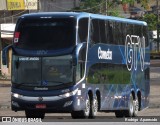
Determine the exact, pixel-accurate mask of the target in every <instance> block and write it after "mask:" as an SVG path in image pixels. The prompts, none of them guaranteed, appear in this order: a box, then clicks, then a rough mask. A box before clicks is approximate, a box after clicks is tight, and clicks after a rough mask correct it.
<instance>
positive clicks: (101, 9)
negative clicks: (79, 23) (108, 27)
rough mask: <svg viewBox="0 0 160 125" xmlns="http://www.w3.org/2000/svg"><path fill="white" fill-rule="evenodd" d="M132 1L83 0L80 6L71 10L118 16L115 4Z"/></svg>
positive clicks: (130, 1)
mask: <svg viewBox="0 0 160 125" xmlns="http://www.w3.org/2000/svg"><path fill="white" fill-rule="evenodd" d="M134 1H135V0H83V1H81V3H80V6H79V7H76V8H74V9H73V10H74V11H83V12H90V13H99V14H104V15H106V14H107V15H112V16H119V12H118V10H117V9H116V7H115V6H116V5H117V4H124V3H132V2H134Z"/></svg>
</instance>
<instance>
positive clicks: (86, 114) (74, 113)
mask: <svg viewBox="0 0 160 125" xmlns="http://www.w3.org/2000/svg"><path fill="white" fill-rule="evenodd" d="M90 112H91V101H90V97H89V95H87V97H86V100H85V109H83V110H82V111H72V112H71V116H72V118H74V119H78V118H89V115H90Z"/></svg>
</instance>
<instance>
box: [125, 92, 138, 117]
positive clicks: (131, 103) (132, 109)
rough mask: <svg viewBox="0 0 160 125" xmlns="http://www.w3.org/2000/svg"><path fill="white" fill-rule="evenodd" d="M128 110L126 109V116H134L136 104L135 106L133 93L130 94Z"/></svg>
mask: <svg viewBox="0 0 160 125" xmlns="http://www.w3.org/2000/svg"><path fill="white" fill-rule="evenodd" d="M128 108H129V109H128V110H125V111H124V116H125V117H132V116H133V115H134V112H135V106H134V100H133V96H132V94H130V100H129V102H128Z"/></svg>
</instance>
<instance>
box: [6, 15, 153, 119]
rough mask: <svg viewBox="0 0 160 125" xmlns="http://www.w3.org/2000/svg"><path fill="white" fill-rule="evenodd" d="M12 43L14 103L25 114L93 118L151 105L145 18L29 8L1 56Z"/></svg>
mask: <svg viewBox="0 0 160 125" xmlns="http://www.w3.org/2000/svg"><path fill="white" fill-rule="evenodd" d="M9 48H12V75H11V76H12V77H11V81H12V86H11V93H12V94H11V107H12V110H14V111H21V110H24V111H25V114H26V117H40V118H44V116H45V113H71V116H72V118H94V117H95V116H96V114H97V112H101V111H102V112H115V115H116V117H133V116H137V113H138V111H140V110H142V109H145V108H147V107H148V104H149V93H150V75H149V74H150V50H149V40H148V31H147V23H146V22H143V21H136V20H131V19H125V18H118V17H112V16H104V15H98V14H91V13H83V12H80V13H76V12H51V13H48V12H47V13H35V14H25V15H22V16H21V17H19V19H18V21H17V24H16V28H15V32H14V38H13V44H12V45H11V46H10V47H8V48H6V49H5V51H4V54H3V55H4V56H3V57H5V55H6V52H7V50H8V49H9ZM3 62H4V63H6V61H3Z"/></svg>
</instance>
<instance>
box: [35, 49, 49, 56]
mask: <svg viewBox="0 0 160 125" xmlns="http://www.w3.org/2000/svg"><path fill="white" fill-rule="evenodd" d="M47 53H48V51H47V50H38V51H37V55H46V54H47Z"/></svg>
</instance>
